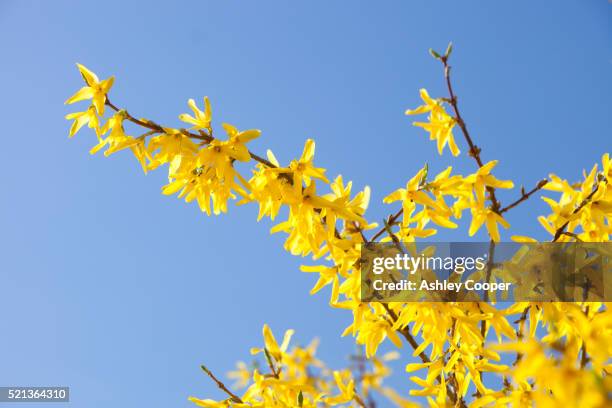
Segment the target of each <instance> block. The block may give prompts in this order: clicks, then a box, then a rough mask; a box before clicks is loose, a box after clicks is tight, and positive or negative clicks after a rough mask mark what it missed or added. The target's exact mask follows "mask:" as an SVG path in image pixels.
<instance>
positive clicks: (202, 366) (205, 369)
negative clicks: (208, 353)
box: [200, 364, 243, 404]
mask: <svg viewBox="0 0 612 408" xmlns="http://www.w3.org/2000/svg"><path fill="white" fill-rule="evenodd" d="M200 367H201V368H202V370H203V371H204V372H205V373H206V374H207V375H208V376H209V377H210V378H211V379H212V380H213V381H214V382H215V383H217V387H219V388H220V389H222V390H223V391H224V392H225V393H226V394H227V395H229V396H230V399H231V400H232V401H233V402H235V403H237V404H243V402H242V399H240V397H238V396H237V395H236V394H234V393H233V392H231V391H230V390H229V389H228V388H227V387H226V386H225V384H223V383H222V382H221V381H219V379H217V377H215V375H214V374H213V373H212V372H211V371H210V370H209V369H208V368H206V366H205V365H203V364H202V365H201V366H200Z"/></svg>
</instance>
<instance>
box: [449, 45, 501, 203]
mask: <svg viewBox="0 0 612 408" xmlns="http://www.w3.org/2000/svg"><path fill="white" fill-rule="evenodd" d="M439 59H440V61H442V64H443V66H444V78H445V79H446V87H447V88H448V94H449V95H450V99H449V103H450V105H451V106H452V108H453V111H454V112H455V120H456V121H457V124H458V125H459V128H461V132H462V133H463V136H464V138H465V141H466V142H467V144H468V146H470V156H472V157H473V158H474V160H476V163H477V164H478V167H482V166H483V163H482V159H481V158H480V152H481V150H480V148H479V147H478V146H476V145H475V144H474V141H473V140H472V137H471V136H470V132H469V131H468V128H467V126H466V125H465V121H464V120H463V117H462V116H461V113H460V112H459V104H458V103H457V96H456V95H455V91H454V90H453V85H452V82H451V77H450V71H451V67H450V65H448V55H444V56H442V57H440V58H439ZM487 191H488V192H489V198H490V200H491V210H493V211H494V212H496V213H498V214H499V209H500V207H501V204H500V202H499V200H497V197H496V196H495V189H494V188H493V187H490V186H487Z"/></svg>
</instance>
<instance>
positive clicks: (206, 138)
mask: <svg viewBox="0 0 612 408" xmlns="http://www.w3.org/2000/svg"><path fill="white" fill-rule="evenodd" d="M105 104H106V105H107V106H109V107H110V108H111V109H112V110H114V111H115V112H120V111H122V112H123V113H124V114H125V118H126V119H127V120H129V121H130V122H132V123H134V124H136V125H139V126H142V127H145V128H147V129H151V131H155V132H158V133H166V131H165V130H164V128H163V127H162V126H160V125H158V124H157V123H155V122H151V121H149V120H147V121H143V120H140V119H136V118H135V117H133V116H132V115H130V114H129V113H128V112H127V111H126V110H125V109H121V108H119V107H117V106H116V105H114V104H113V103H112V102H111V101H110V99H108V96H107V97H106V102H105ZM179 131H180V132H181V133H182V134H183V135H185V136H187V137H190V138H192V139H197V140H202V141H203V142H205V143H210V142H212V141H213V140H215V138H214V137H212V136H211V135H209V134H206V133H204V132H200V133H197V134H196V133H193V132H189V131H188V130H186V129H180V130H179ZM249 154H250V155H251V157H252V158H253V160H255V161H256V162H259V163H261V164H263V165H265V166H267V167H270V168H272V169H274V168H277V166H275V165H274V164H273V163H272V162H270V161H269V160H266V159H264V158H263V157H261V156H259V155H258V154H255V153H253V152H251V151H249ZM281 176H282V175H281Z"/></svg>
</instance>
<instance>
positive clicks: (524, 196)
mask: <svg viewBox="0 0 612 408" xmlns="http://www.w3.org/2000/svg"><path fill="white" fill-rule="evenodd" d="M546 184H548V179H542V180H540V181H539V182H538V184H536V186H535V187H534V188H532V189H531V190H529V191H527V192H525V190H524V189H521V197H520V198H519V199H518V200H516V201H514V202H513V203H511V204H509V205H507V206H505V207H504V208H502V209H501V210H499V213H500V214H503V213H505V212H506V211H509V210H511V209H513V208H514V207H516V206H517V205H519V204H520V203H522V202H523V201H526V200H527V199H529V197H531V196H532V195H533V194H534V193H536V192H537V191H539V190H541V189H542V188H543V187H544V186H545V185H546Z"/></svg>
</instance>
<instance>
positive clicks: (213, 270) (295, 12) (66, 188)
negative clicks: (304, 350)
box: [0, 0, 612, 408]
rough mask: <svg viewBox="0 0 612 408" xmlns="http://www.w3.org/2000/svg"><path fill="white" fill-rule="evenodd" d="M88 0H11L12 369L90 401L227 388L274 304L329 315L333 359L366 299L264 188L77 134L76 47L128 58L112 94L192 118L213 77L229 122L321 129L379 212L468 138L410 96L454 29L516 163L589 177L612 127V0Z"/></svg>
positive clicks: (469, 114) (3, 151) (470, 109)
mask: <svg viewBox="0 0 612 408" xmlns="http://www.w3.org/2000/svg"><path fill="white" fill-rule="evenodd" d="M81 3H84V2H75V1H73V2H66V1H38V2H36V1H26V0H24V1H7V0H1V1H0V49H1V50H2V57H1V58H0V81H1V83H0V84H1V91H0V95H2V96H1V97H0V112H1V113H0V115H1V116H2V145H1V148H0V171H1V172H2V174H3V175H4V177H3V183H2V192H1V193H0V194H1V197H2V199H1V200H0V265H1V266H0V276H1V284H0V318H1V321H2V325H3V329H2V335H1V336H0V365H1V367H2V368H1V369H0V385H68V386H70V387H71V388H72V403H71V406H73V407H79V408H80V407H89V408H94V407H111V406H112V407H123V406H126V407H127V406H148V407H187V406H190V403H189V402H187V400H186V398H187V396H188V395H198V396H213V397H215V396H216V397H221V394H220V393H219V391H218V390H217V389H216V388H215V387H214V385H213V384H212V383H211V382H210V381H209V380H208V379H207V378H205V377H204V376H203V375H202V373H201V372H200V371H199V368H198V367H199V364H200V363H202V362H205V363H206V364H207V365H208V366H209V367H211V368H212V369H214V371H215V372H217V373H219V374H222V373H224V372H226V371H228V370H229V369H231V368H232V367H233V365H234V362H235V361H236V360H239V359H242V360H244V359H247V360H248V359H249V355H248V350H249V347H250V346H252V345H257V344H259V343H260V342H261V340H260V332H261V326H262V324H263V323H264V322H268V323H269V324H270V325H271V326H272V328H273V329H274V330H275V332H278V333H281V332H282V331H284V330H285V329H286V328H295V329H296V330H297V339H298V340H300V341H301V342H307V341H309V340H310V339H311V338H312V337H314V336H317V335H318V336H319V337H320V338H321V340H322V343H321V349H320V355H321V357H322V358H324V359H325V360H327V361H328V362H329V363H330V365H332V366H336V367H337V366H340V365H342V364H344V363H345V356H346V354H347V353H348V352H349V351H352V349H353V346H352V344H353V341H352V339H350V338H345V339H341V338H340V337H339V334H340V332H341V331H342V329H343V328H344V327H345V326H346V324H347V322H348V316H347V314H346V313H345V312H343V311H337V310H333V309H331V308H329V307H328V306H327V300H328V292H325V293H323V294H321V295H318V296H314V297H312V296H309V295H308V290H309V288H310V287H311V286H312V285H313V284H314V277H313V276H311V275H306V274H302V273H300V272H299V271H298V265H299V264H300V263H301V262H302V260H300V259H296V258H293V257H291V256H290V255H288V254H286V253H285V252H283V251H282V249H281V244H282V240H283V237H282V236H269V234H268V229H269V227H270V224H269V223H268V222H261V223H259V224H257V223H256V222H255V217H256V209H255V208H254V207H240V208H235V207H232V208H231V211H230V214H228V215H227V216H222V217H217V218H215V217H213V218H207V217H205V216H203V215H201V214H200V213H199V212H198V210H197V208H196V207H195V206H193V205H185V204H183V203H182V202H181V201H179V200H176V199H174V198H168V197H164V196H162V195H161V194H160V186H161V185H162V183H163V182H164V177H165V176H164V174H163V172H158V173H154V174H150V175H148V176H144V175H143V174H142V172H141V171H140V170H139V167H138V165H137V164H136V163H135V162H134V160H133V159H132V158H131V157H129V155H127V154H122V155H117V156H114V157H112V158H110V159H104V158H103V157H102V156H96V157H93V158H92V157H90V156H89V154H88V153H87V151H88V149H89V148H90V147H91V146H92V144H93V135H92V134H91V133H87V131H83V132H82V134H79V135H77V137H76V138H75V139H74V140H71V141H69V140H68V138H67V133H68V128H69V123H68V122H66V121H65V120H64V119H63V116H64V115H65V114H66V113H68V112H70V111H72V110H73V109H71V108H67V107H65V106H64V105H63V101H64V100H65V99H66V98H67V97H68V96H69V95H70V94H71V93H72V92H73V91H74V90H76V89H77V88H78V87H80V86H81V83H80V78H79V75H78V72H77V71H76V68H75V66H74V63H75V62H81V63H83V64H85V65H87V66H88V67H90V68H91V69H92V70H94V71H95V72H97V73H98V74H99V75H100V76H101V77H106V76H108V75H111V74H114V75H116V81H115V87H114V89H113V91H112V95H113V101H114V102H115V103H117V104H119V105H121V106H125V107H127V108H129V110H130V112H132V113H133V114H135V115H142V116H147V117H150V118H155V119H157V120H158V121H160V122H162V123H167V124H170V125H172V124H177V118H176V116H177V115H178V114H179V113H182V112H185V111H186V100H187V99H188V98H190V97H193V98H201V97H202V96H204V95H209V96H210V98H211V100H212V102H213V110H214V116H215V118H216V123H217V124H218V123H220V121H227V122H231V123H234V124H236V125H237V126H239V127H241V128H250V127H257V128H260V129H262V130H263V136H262V138H261V139H259V140H257V141H256V142H255V143H254V144H253V147H254V150H257V151H260V152H263V151H265V149H266V148H268V147H270V148H272V149H273V150H274V151H275V153H276V154H277V156H278V157H279V159H280V160H282V161H287V160H289V159H291V158H293V157H295V156H296V155H299V153H300V152H301V148H302V145H303V142H304V140H305V139H306V138H308V137H313V138H315V139H316V141H317V152H318V155H317V157H318V163H319V164H321V165H322V166H324V167H327V168H329V174H331V175H335V174H338V173H341V174H343V175H344V177H345V178H346V179H351V180H354V182H355V183H356V186H358V187H362V186H364V185H366V184H368V185H370V186H372V188H373V200H372V207H371V211H370V218H372V219H377V220H379V219H381V218H382V217H383V216H384V215H385V214H387V213H388V212H389V211H390V210H391V209H390V208H385V206H383V205H382V204H380V201H381V199H382V197H384V195H386V194H387V193H389V192H390V191H391V190H393V189H395V188H396V187H397V186H399V185H402V184H403V183H404V182H405V180H406V179H407V178H409V177H410V176H411V175H412V174H414V173H415V172H416V171H417V170H418V169H419V168H420V167H421V166H422V165H423V163H424V162H429V163H430V164H431V166H432V168H433V170H439V169H442V168H443V167H445V166H446V165H448V164H450V163H451V162H452V158H451V157H450V156H449V155H448V154H445V155H444V156H443V157H442V158H439V157H438V156H437V153H436V151H435V147H434V145H433V144H432V143H430V142H429V141H428V140H427V137H426V135H425V134H424V133H423V132H422V131H421V130H419V129H417V128H413V127H412V126H411V124H410V123H411V120H410V119H409V118H406V117H405V116H403V111H404V109H405V108H407V107H414V106H416V105H417V104H418V103H419V99H418V90H419V88H421V87H427V88H428V89H429V90H430V92H431V93H432V94H433V95H435V96H439V95H441V94H442V92H443V90H444V88H443V83H442V77H441V74H442V73H441V70H440V67H439V66H438V64H437V63H436V62H435V61H434V60H432V58H431V57H429V55H428V53H427V50H428V48H429V47H434V48H438V49H443V48H444V47H445V46H446V44H447V43H448V41H449V40H452V41H453V42H454V43H455V52H454V55H453V65H454V66H455V69H454V77H455V81H456V90H457V93H458V95H459V98H460V103H461V106H462V108H463V112H464V115H465V118H466V121H467V123H468V125H469V126H470V128H471V129H472V132H473V134H474V138H475V139H476V140H477V143H478V144H479V145H480V146H482V148H483V156H484V158H485V159H487V160H488V159H492V158H497V159H500V161H501V164H500V166H499V168H498V174H499V176H500V178H512V179H513V180H514V181H515V182H516V183H517V184H521V183H524V184H525V185H526V186H531V185H533V184H534V183H535V182H536V181H537V180H538V179H540V178H542V177H543V176H545V175H547V174H548V173H549V172H550V171H553V172H556V173H558V174H560V175H561V176H563V177H566V178H570V179H576V178H578V177H579V176H580V173H581V171H582V169H584V168H590V167H591V166H592V164H593V163H595V162H597V161H599V159H600V157H601V154H602V153H603V152H605V151H610V150H611V149H610V147H611V146H612V143H610V140H612V139H611V137H610V129H611V128H612V115H610V113H611V111H612V110H611V108H612V103H611V101H610V91H611V90H612V49H611V46H612V42H611V39H612V28H611V27H612V26H611V21H612V19H611V17H612V14H611V12H612V5H610V4H608V2H607V1H604V0H599V1H596V0H589V1H579V0H575V1H540V2H528V1H512V2H509V1H508V2H485V1H481V2H475V1H472V2H461V4H459V2H455V1H446V2H442V1H432V2H416V1H414V2H408V1H387V2H361V1H351V2H349V1H343V2H341V1H334V2H328V1H316V2H315V1H309V2H286V1H274V2H272V1H263V2H246V1H243V2H238V1H223V2H221V1H218V2H211V1H198V2H196V1H192V2H166V4H165V5H159V4H157V3H158V2H140V5H137V4H136V2H125V1H100V2H88V4H81ZM179 3H180V5H179ZM461 147H462V150H463V151H464V152H465V151H466V150H467V149H466V147H465V145H464V144H461ZM455 166H456V168H457V169H458V171H461V172H467V171H470V170H472V169H473V163H472V162H471V161H470V159H469V158H468V157H466V156H463V157H461V158H460V159H459V160H458V161H457V162H456V164H455ZM515 194H516V193H515ZM511 197H514V195H512V196H508V195H503V196H502V199H503V198H505V199H506V200H507V199H509V198H511ZM544 210H545V207H544V205H542V204H541V203H539V202H536V201H534V202H533V203H531V204H530V205H525V206H524V207H521V208H519V209H517V210H516V211H513V212H512V213H511V214H509V220H510V222H511V223H512V224H513V227H514V228H515V230H514V232H515V233H520V234H531V235H534V236H536V237H538V238H544V235H543V234H542V232H541V230H540V228H539V226H538V225H537V223H536V222H535V218H536V216H537V215H538V214H540V213H542V212H543V211H544ZM464 233H465V231H458V232H456V233H452V234H446V235H443V236H442V238H445V239H448V240H450V239H456V238H459V237H461V236H463V234H464ZM506 237H508V235H506ZM222 286H223V287H225V289H220V288H221V287H222ZM398 370H399V371H401V364H400V365H398ZM400 375H401V373H400ZM396 383H397V384H400V385H402V386H404V387H407V385H408V382H407V379H406V380H405V381H403V380H402V382H396Z"/></svg>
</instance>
